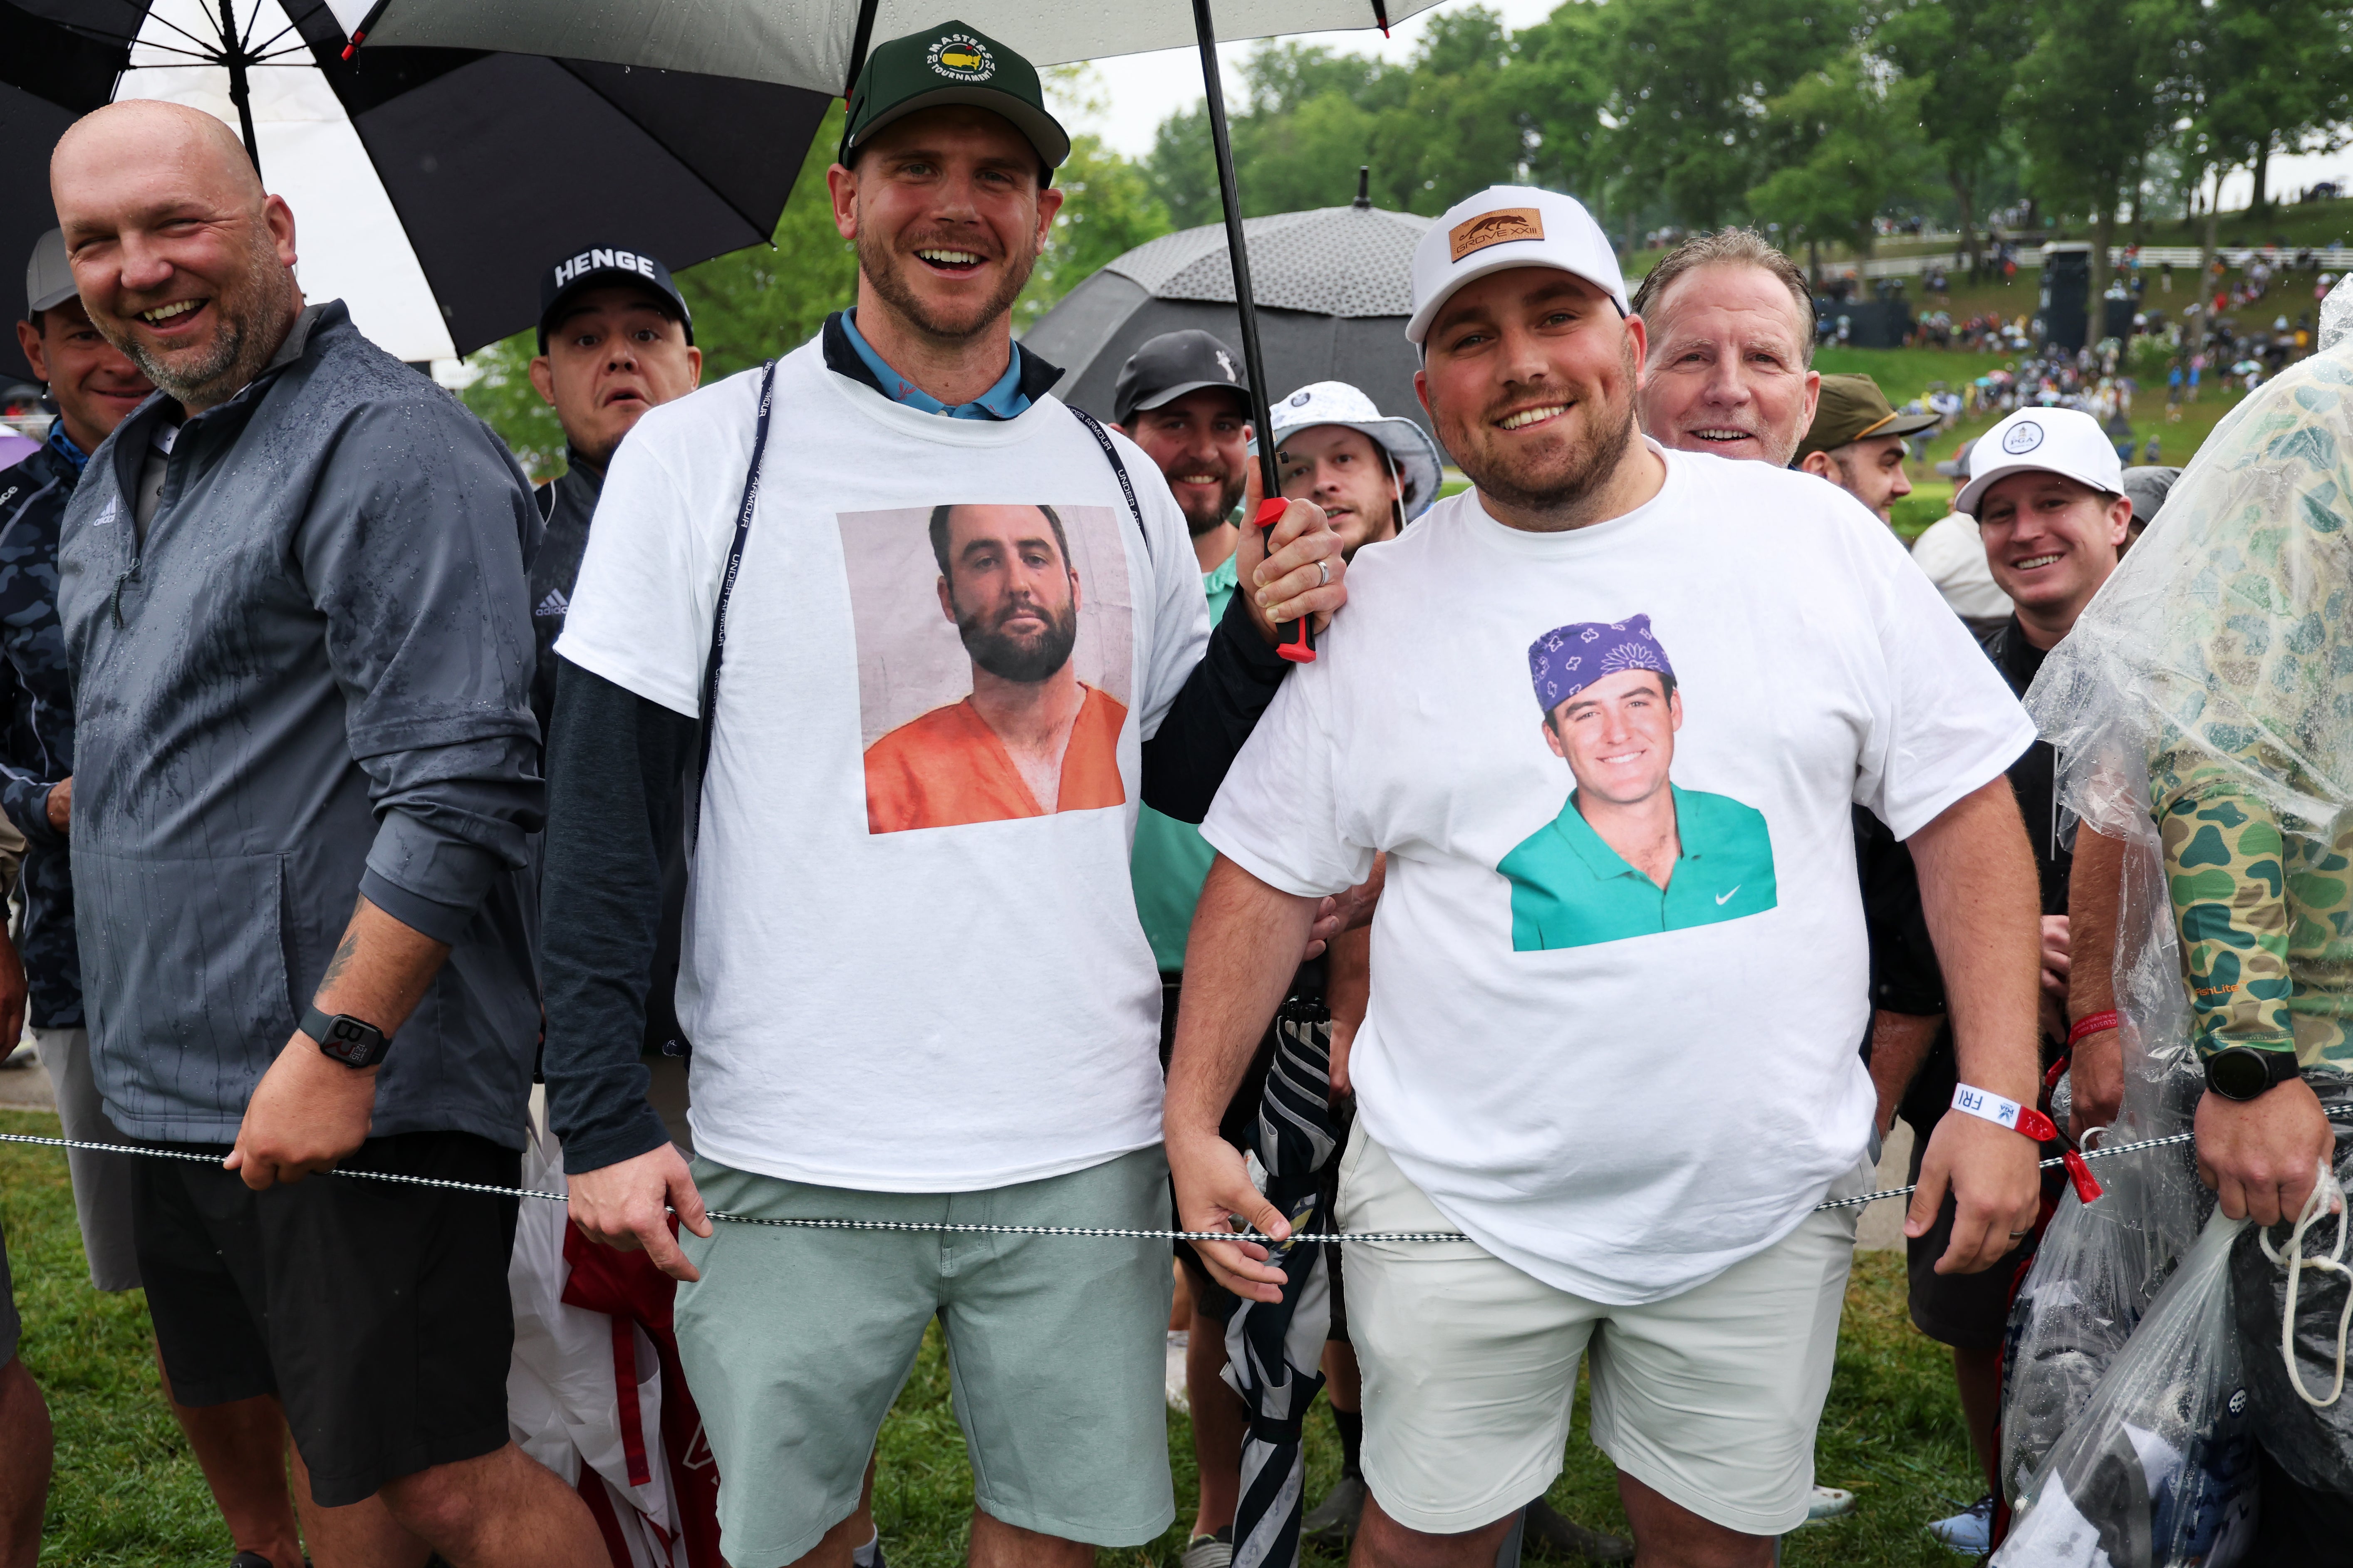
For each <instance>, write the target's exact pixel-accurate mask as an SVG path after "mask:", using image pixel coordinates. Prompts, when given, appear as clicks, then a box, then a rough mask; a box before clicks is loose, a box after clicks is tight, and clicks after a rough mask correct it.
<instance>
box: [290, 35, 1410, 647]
mask: <svg viewBox="0 0 2353 1568" xmlns="http://www.w3.org/2000/svg"><path fill="white" fill-rule="evenodd" d="M326 3H327V4H329V5H332V6H333V7H334V8H335V9H336V10H337V11H338V12H339V13H341V14H342V15H343V20H344V22H345V24H346V25H347V26H350V27H351V29H352V35H353V42H354V43H356V42H358V41H359V40H360V39H362V38H373V39H375V40H378V41H379V42H384V43H413V44H436V45H444V46H449V45H455V46H461V47H475V48H496V49H515V50H528V51H545V52H550V53H556V54H565V55H575V54H576V55H582V56H586V57H588V58H596V59H606V60H615V61H619V62H622V63H625V64H633V65H643V66H660V67H665V68H674V69H688V70H706V71H723V72H728V73H731V74H735V75H741V76H747V77H756V78H758V79H762V80H765V81H777V82H789V83H791V84H792V85H794V86H796V87H807V88H816V89H821V90H824V91H828V92H832V91H840V92H847V91H848V90H849V86H850V84H852V83H854V82H855V81H856V80H857V79H858V71H859V68H860V66H861V65H863V64H864V63H865V59H866V50H867V46H868V45H869V44H870V43H871V41H872V40H873V39H875V38H876V37H884V38H893V37H902V36H904V35H905V34H907V33H910V32H913V31H914V30H916V29H917V28H920V27H926V26H934V25H936V24H938V23H942V22H947V21H952V20H954V21H962V22H965V23H967V24H969V25H970V26H976V27H978V28H980V29H982V30H983V31H984V32H987V33H988V34H990V35H991V36H992V37H996V38H997V39H999V40H1000V41H1002V42H1003V43H1004V44H1005V45H1006V46H1007V47H1010V48H1013V49H1016V50H1018V51H1019V52H1020V54H1021V56H1022V58H1025V59H1027V60H1029V62H1030V63H1031V64H1033V65H1040V66H1047V65H1058V64H1060V63H1061V62H1063V61H1066V60H1086V59H1095V58H1100V57H1102V56H1105V55H1123V54H1135V53H1139V52H1142V51H1144V50H1147V49H1162V48H1167V47H1172V46H1175V45H1177V44H1181V43H1183V42H1185V41H1186V40H1185V37H1184V36H1183V31H1182V26H1181V24H1180V23H1179V22H1178V20H1177V14H1176V7H1175V5H1172V4H1170V3H1169V0H889V4H888V5H885V4H884V0H855V4H854V6H853V5H852V0H326ZM1435 4H1437V0H1286V4H1284V5H1282V7H1281V8H1280V10H1279V11H1277V10H1276V8H1274V7H1271V6H1269V5H1266V4H1264V0H1223V4H1222V5H1213V4H1212V0H1193V4H1192V10H1193V26H1192V28H1191V33H1192V41H1193V42H1194V43H1196V44H1197V45H1198V47H1199V48H1200V51H1201V84H1202V87H1203V88H1204V89H1206V91H1207V92H1208V108H1209V140H1210V142H1211V144H1212V145H1213V146H1214V147H1215V149H1216V152H1217V159H1218V194H1219V196H1220V198H1222V201H1223V205H1224V207H1225V214H1226V241H1227V248H1228V250H1229V252H1230V254H1231V257H1232V265H1233V270H1234V277H1235V279H1236V280H1237V281H1238V282H1239V284H1240V289H1238V291H1237V292H1238V299H1237V304H1238V306H1239V308H1240V322H1239V325H1240V337H1241V346H1242V359H1243V363H1245V365H1246V366H1247V367H1248V369H1249V371H1250V403H1251V413H1252V415H1253V416H1254V417H1255V418H1256V420H1257V422H1258V428H1260V429H1261V430H1264V429H1268V428H1270V427H1271V423H1272V422H1271V420H1270V419H1269V418H1268V417H1267V404H1266V366H1265V363H1264V356H1263V355H1262V354H1261V353H1260V350H1259V336H1258V317H1257V310H1256V307H1255V305H1254V303H1253V301H1252V297H1251V294H1250V257H1249V255H1248V252H1247V250H1246V249H1245V247H1244V245H1243V241H1242V221H1241V212H1242V207H1241V198H1240V195H1239V194H1238V192H1237V191H1236V189H1235V184H1234V154H1233V147H1232V143H1231V141H1230V139H1229V137H1228V135H1227V132H1226V95H1225V88H1224V84H1223V82H1222V81H1221V79H1220V78H1219V70H1218V50H1217V45H1218V42H1219V39H1223V38H1260V37H1268V36H1270V35H1271V34H1275V33H1305V32H1318V31H1323V30H1325V29H1333V28H1343V27H1366V26H1373V27H1378V28H1379V29H1380V30H1381V31H1382V32H1383V33H1387V32H1388V30H1389V23H1390V19H1391V18H1392V16H1394V17H1395V18H1396V19H1397V20H1398V21H1402V20H1404V19H1405V18H1406V17H1408V16H1413V15H1415V14H1416V13H1417V12H1420V11H1424V10H1427V9H1429V7H1430V6H1431V5H1435ZM1220 11H1222V13H1223V17H1224V19H1223V20H1222V21H1221V20H1219V12H1220ZM878 29H879V30H878ZM368 47H370V48H374V47H377V45H376V44H375V43H370V44H369V46H368ZM1259 477H1260V479H1261V483H1262V484H1263V486H1264V493H1265V494H1266V495H1268V496H1278V495H1280V494H1281V493H1282V487H1281V485H1280V484H1278V483H1277V481H1276V477H1275V455H1274V453H1273V451H1272V450H1271V448H1270V449H1264V450H1261V452H1260V454H1259ZM1291 657H1293V658H1314V654H1313V653H1312V652H1311V651H1308V650H1307V649H1306V648H1304V647H1303V648H1301V649H1300V651H1299V652H1297V653H1294V654H1292V655H1291Z"/></svg>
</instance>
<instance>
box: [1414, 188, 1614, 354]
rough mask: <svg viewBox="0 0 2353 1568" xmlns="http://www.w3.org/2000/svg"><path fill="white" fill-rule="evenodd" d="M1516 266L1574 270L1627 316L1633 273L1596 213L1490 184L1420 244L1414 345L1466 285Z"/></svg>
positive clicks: (1564, 200) (1563, 199) (1555, 196)
mask: <svg viewBox="0 0 2353 1568" xmlns="http://www.w3.org/2000/svg"><path fill="white" fill-rule="evenodd" d="M1514 267H1551V268H1557V269H1558V270H1560V271H1563V272H1567V273H1572V274H1574V275H1575V276H1577V277H1579V278H1582V279H1585V280H1586V281H1587V282H1588V283H1590V284H1592V285H1593V286H1594V287H1595V288H1597V289H1600V290H1602V291H1603V292H1604V293H1606V294H1608V295H1609V298H1610V299H1612V300H1615V301H1617V304H1618V313H1619V314H1620V315H1621V316H1622V315H1624V314H1625V313H1626V310H1627V305H1626V275H1625V274H1624V273H1622V272H1620V270H1619V269H1618V253H1617V252H1616V251H1615V250H1612V249H1611V248H1610V247H1609V237H1607V236H1606V235H1604V234H1603V233H1602V232H1601V226H1600V225H1599V224H1598V223H1595V222H1594V221H1593V215H1592V214H1591V213H1588V212H1587V211H1586V210H1585V206H1584V204H1583V203H1581V202H1579V201H1578V200H1577V198H1576V197H1575V196H1565V195H1561V194H1560V193H1559V192H1558V191H1540V190H1538V189H1536V188H1535V186H1534V185H1490V186H1488V187H1487V188H1486V189H1485V190H1483V191H1481V192H1480V193H1479V194H1478V195H1475V196H1472V197H1470V198H1469V199H1467V200H1464V201H1459V202H1457V203H1455V204H1454V205H1452V206H1451V207H1449V208H1447V209H1446V213H1445V216H1442V217H1440V219H1439V220H1438V221H1437V222H1436V223H1434V224H1432V225H1430V229H1429V231H1428V232H1427V233H1425V234H1424V235H1423V236H1422V237H1421V242H1420V243H1419V245H1417V246H1415V247H1413V318H1412V319H1411V320H1410V321H1407V322H1406V324H1405V335H1406V341H1407V342H1412V343H1415V344H1419V342H1421V340H1422V339H1423V338H1424V337H1425V336H1427V335H1428V333H1429V331H1430V318H1432V317H1433V316H1435V315H1437V314H1438V308H1439V307H1440V305H1443V304H1445V303H1446V301H1447V300H1448V299H1449V298H1450V297H1451V296H1452V294H1453V293H1454V290H1456V289H1460V288H1461V287H1462V285H1464V284H1465V283H1469V282H1472V281H1473V280H1474V279H1481V278H1484V277H1486V276H1487V274H1489V273H1490V272H1502V271H1505V270H1507V269H1509V268H1514Z"/></svg>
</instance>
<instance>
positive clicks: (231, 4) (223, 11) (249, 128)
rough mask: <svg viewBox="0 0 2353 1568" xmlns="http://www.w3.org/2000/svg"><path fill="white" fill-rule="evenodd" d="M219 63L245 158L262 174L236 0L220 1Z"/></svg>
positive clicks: (254, 169)
mask: <svg viewBox="0 0 2353 1568" xmlns="http://www.w3.org/2000/svg"><path fill="white" fill-rule="evenodd" d="M220 29H221V64H222V65H223V66H225V67H227V69H228V100H229V101H230V102H231V103H234V104H235V105H237V129H239V130H240V131H242V132H245V155H246V156H247V157H248V158H250V159H252V160H253V172H254V173H255V174H259V173H261V144H260V141H259V138H257V137H256V136H255V135H254V133H253V87H252V84H251V83H250V82H249V81H248V79H247V78H246V74H245V68H246V64H247V60H246V53H245V42H244V40H243V39H241V38H239V37H237V9H236V0H220Z"/></svg>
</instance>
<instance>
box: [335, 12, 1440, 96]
mask: <svg viewBox="0 0 2353 1568" xmlns="http://www.w3.org/2000/svg"><path fill="white" fill-rule="evenodd" d="M327 3H328V4H329V5H331V6H332V8H333V9H334V11H335V13H336V15H337V16H340V17H341V18H342V19H343V26H344V27H345V28H346V29H347V30H348V31H350V32H353V33H360V32H363V31H364V32H365V34H366V36H367V47H369V48H375V47H376V46H377V45H379V44H435V45H442V46H455V47H459V48H469V49H507V50H512V51H514V52H517V53H523V54H552V55H565V56H570V57H574V58H580V59H591V60H611V61H614V62H616V63H618V64H626V65H638V66H658V67H660V68H664V69H667V70H684V71H707V72H710V73H711V74H712V75H721V76H742V77H751V78H754V79H757V80H760V81H775V82H785V83H788V84H789V85H791V86H794V87H807V88H815V89H818V90H819V91H821V92H832V93H839V92H841V91H843V90H844V89H846V88H847V87H848V85H849V79H850V77H851V75H852V74H853V69H854V63H853V62H854V61H856V60H857V59H859V58H862V56H863V52H864V46H865V44H866V43H867V42H869V41H871V40H873V39H880V38H896V37H902V36H904V35H906V34H908V33H913V32H915V31H918V30H919V29H922V28H924V27H929V26H936V25H937V24H939V23H942V22H947V21H961V22H964V23H965V24H966V25H968V26H975V27H978V28H980V29H981V30H982V31H983V32H986V33H987V34H988V35H989V37H993V38H995V39H996V40H997V42H999V43H1001V44H1003V45H1005V46H1006V47H1008V48H1010V49H1013V50H1015V51H1016V52H1018V54H1020V55H1021V57H1022V58H1025V59H1027V60H1028V61H1029V63H1030V64H1032V65H1036V66H1050V65H1061V64H1063V63H1065V62H1067V61H1071V60H1092V59H1100V58H1103V57H1105V56H1107V55H1132V54H1139V53H1142V52H1143V51H1145V50H1147V49H1173V48H1181V47H1185V46H1187V45H1189V44H1191V43H1193V42H1195V41H1196V37H1197V34H1196V32H1195V27H1194V20H1193V16H1192V13H1191V12H1190V11H1189V10H1187V8H1186V7H1185V6H1184V5H1178V4H1173V3H1172V0H1126V3H1124V4H1123V3H1122V0H1015V3H1011V4H1008V0H864V4H863V5H861V3H860V0H691V3H689V0H327ZM1435 4H1437V0H1385V3H1384V0H1287V3H1286V4H1285V5H1281V6H1279V7H1277V6H1269V5H1266V4H1265V3H1264V0H1219V3H1218V4H1217V5H1215V6H1214V7H1213V8H1212V15H1213V17H1214V20H1215V25H1216V28H1217V36H1218V37H1219V38H1221V39H1235V38H1261V37H1268V36H1269V35H1271V34H1274V33H1314V32H1324V31H1327V30H1333V29H1337V28H1343V27H1379V28H1382V29H1383V30H1387V29H1388V26H1390V25H1391V24H1392V23H1395V22H1402V21H1404V20H1405V19H1406V18H1407V17H1408V16H1413V15H1415V14H1416V13H1418V12H1421V11H1426V10H1428V9H1429V8H1430V6H1431V5H1435ZM861 21H863V22H864V23H865V24H866V26H867V29H868V30H867V31H865V32H864V33H863V34H861V32H860V23H861Z"/></svg>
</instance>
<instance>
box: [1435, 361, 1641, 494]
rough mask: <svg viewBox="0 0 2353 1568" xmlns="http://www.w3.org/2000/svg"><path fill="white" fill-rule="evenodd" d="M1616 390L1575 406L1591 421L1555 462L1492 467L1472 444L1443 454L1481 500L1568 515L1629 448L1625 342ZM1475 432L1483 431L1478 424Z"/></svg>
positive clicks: (1630, 374) (1630, 371)
mask: <svg viewBox="0 0 2353 1568" xmlns="http://www.w3.org/2000/svg"><path fill="white" fill-rule="evenodd" d="M1624 370H1625V375H1624V379H1623V382H1622V383H1621V384H1622V385H1623V386H1624V387H1625V389H1626V390H1625V391H1624V393H1623V394H1622V395H1620V396H1618V397H1614V398H1611V399H1609V401H1607V402H1601V403H1597V402H1595V401H1593V400H1591V399H1587V400H1584V401H1582V402H1581V403H1579V404H1577V405H1575V406H1576V407H1578V408H1581V409H1582V410H1583V411H1584V412H1586V413H1587V414H1588V415H1589V416H1591V417H1590V418H1588V421H1587V426H1588V432H1589V435H1588V440H1587V441H1586V442H1585V443H1584V444H1582V445H1577V444H1571V445H1569V446H1568V447H1567V450H1566V451H1562V452H1559V453H1558V454H1557V456H1554V455H1549V454H1546V455H1540V456H1539V457H1538V458H1537V461H1536V462H1535V463H1534V464H1530V465H1528V466H1527V467H1526V468H1525V469H1524V468H1520V467H1518V466H1516V465H1515V466H1513V467H1505V466H1503V465H1501V464H1498V463H1494V462H1493V461H1492V460H1491V459H1490V458H1489V454H1488V453H1487V452H1485V451H1482V450H1481V449H1480V448H1479V447H1478V445H1477V444H1476V442H1474V441H1464V442H1463V443H1462V447H1464V448H1465V449H1464V450H1463V451H1459V452H1458V451H1455V449H1454V447H1453V445H1452V444H1451V443H1449V445H1448V448H1447V449H1448V450H1449V451H1450V452H1453V453H1454V457H1455V460H1456V461H1457V462H1458V463H1459V464H1460V465H1461V468H1462V472H1463V473H1464V475H1466V476H1467V477H1468V478H1469V479H1470V480H1471V482H1472V484H1474V485H1476V486H1478V487H1479V489H1480V491H1481V492H1482V494H1485V495H1490V496H1493V497H1494V498H1495V500H1499V501H1502V502H1503V503H1504V505H1506V506H1509V507H1513V508H1516V509H1518V510H1523V511H1531V512H1536V513H1540V514H1557V513H1563V512H1574V511H1576V510H1577V508H1578V506H1579V505H1580V504H1581V503H1583V502H1584V501H1585V500H1587V498H1588V497H1589V496H1591V495H1592V494H1593V492H1594V491H1595V490H1596V489H1599V488H1600V487H1601V486H1602V485H1603V484H1605V483H1607V482H1608V481H1609V477H1610V476H1611V475H1612V474H1614V473H1615V472H1617V469H1618V465H1619V463H1620V461H1621V460H1622V459H1623V458H1625V456H1626V448H1627V447H1629V446H1630V445H1631V444H1632V443H1633V440H1634V394H1633V386H1634V350H1633V345H1632V344H1631V343H1630V342H1629V343H1628V344H1627V347H1626V352H1625V356H1624ZM1480 428H1481V429H1482V430H1485V429H1487V428H1488V427H1487V426H1486V425H1485V423H1484V421H1483V420H1482V422H1481V426H1480Z"/></svg>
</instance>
